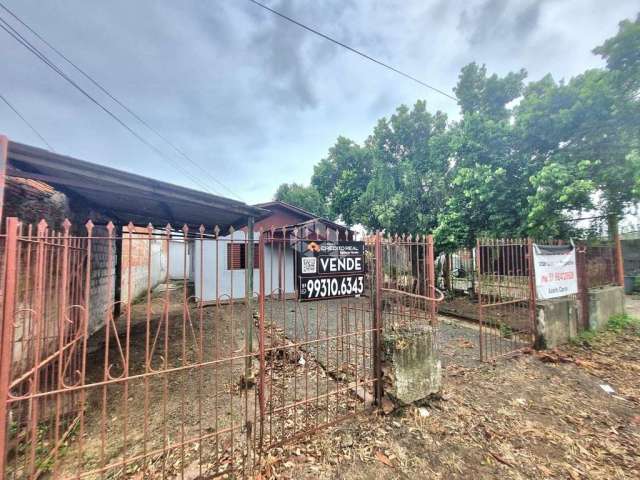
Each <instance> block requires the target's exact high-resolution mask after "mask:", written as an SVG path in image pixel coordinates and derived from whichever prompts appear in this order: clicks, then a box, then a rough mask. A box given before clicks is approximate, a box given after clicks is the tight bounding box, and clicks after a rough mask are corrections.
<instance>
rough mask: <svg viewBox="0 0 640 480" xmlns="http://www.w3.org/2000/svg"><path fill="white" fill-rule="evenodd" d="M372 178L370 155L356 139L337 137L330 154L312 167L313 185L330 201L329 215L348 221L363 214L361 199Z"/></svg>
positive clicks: (355, 220) (354, 220) (357, 220)
mask: <svg viewBox="0 0 640 480" xmlns="http://www.w3.org/2000/svg"><path fill="white" fill-rule="evenodd" d="M370 179H371V156H370V152H369V151H368V150H367V149H364V148H362V147H360V146H359V145H358V144H356V143H355V142H354V141H352V140H349V139H348V138H345V137H338V140H337V141H336V144H335V145H334V146H333V147H331V148H330V149H329V155H328V156H327V158H324V159H322V160H321V161H320V163H318V164H317V165H316V166H315V167H314V170H313V176H312V177H311V185H313V186H314V187H315V188H316V189H317V191H318V192H319V193H320V195H321V196H322V197H323V198H324V199H325V202H326V203H327V204H328V209H329V212H330V215H331V216H332V217H334V218H340V219H341V220H342V221H343V222H345V223H346V224H347V225H353V224H355V223H358V222H359V221H360V220H361V218H362V216H363V215H362V211H361V206H362V205H361V203H360V199H361V197H362V195H363V193H364V191H365V190H366V188H367V185H368V183H369V181H370Z"/></svg>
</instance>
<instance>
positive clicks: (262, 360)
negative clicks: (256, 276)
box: [258, 230, 266, 452]
mask: <svg viewBox="0 0 640 480" xmlns="http://www.w3.org/2000/svg"><path fill="white" fill-rule="evenodd" d="M258 248H259V260H258V262H259V264H260V296H259V302H260V313H259V315H260V317H259V318H258V328H259V333H258V348H259V357H258V358H259V361H260V373H259V375H260V382H259V383H258V403H259V406H260V436H259V443H258V451H259V452H262V447H263V440H264V423H265V410H266V407H265V398H264V393H265V388H264V381H265V369H266V363H265V353H264V352H265V349H264V313H265V309H264V301H265V285H264V279H265V275H264V232H263V231H262V230H260V243H259V244H258Z"/></svg>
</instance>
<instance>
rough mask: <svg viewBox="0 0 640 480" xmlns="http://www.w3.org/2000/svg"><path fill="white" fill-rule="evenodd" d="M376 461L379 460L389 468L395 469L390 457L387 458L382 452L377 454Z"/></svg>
mask: <svg viewBox="0 0 640 480" xmlns="http://www.w3.org/2000/svg"><path fill="white" fill-rule="evenodd" d="M376 460H378V461H379V462H380V463H384V464H385V465H386V466H388V467H393V465H392V463H391V460H389V457H387V456H386V455H385V454H384V453H382V452H381V451H380V450H378V451H377V452H376Z"/></svg>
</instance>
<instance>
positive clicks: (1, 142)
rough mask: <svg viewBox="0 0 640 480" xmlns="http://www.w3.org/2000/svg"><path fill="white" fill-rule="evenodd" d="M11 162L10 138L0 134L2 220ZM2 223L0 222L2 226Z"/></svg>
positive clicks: (0, 201)
mask: <svg viewBox="0 0 640 480" xmlns="http://www.w3.org/2000/svg"><path fill="white" fill-rule="evenodd" d="M8 162H9V139H8V138H7V137H6V136H4V135H0V222H1V221H2V219H3V218H4V217H3V214H4V190H5V183H6V181H7V163H8ZM1 227H2V224H1V223H0V228H1Z"/></svg>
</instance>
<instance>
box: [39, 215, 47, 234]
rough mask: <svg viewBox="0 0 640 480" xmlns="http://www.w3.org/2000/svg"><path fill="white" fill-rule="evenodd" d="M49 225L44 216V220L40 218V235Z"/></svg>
mask: <svg viewBox="0 0 640 480" xmlns="http://www.w3.org/2000/svg"><path fill="white" fill-rule="evenodd" d="M47 227H48V225H47V221H46V220H45V219H44V218H43V219H42V220H40V221H39V222H38V235H39V236H42V235H44V232H46V230H47Z"/></svg>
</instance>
